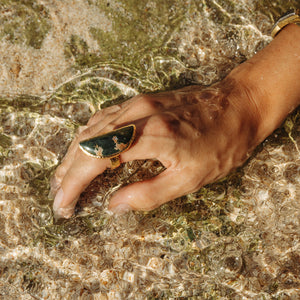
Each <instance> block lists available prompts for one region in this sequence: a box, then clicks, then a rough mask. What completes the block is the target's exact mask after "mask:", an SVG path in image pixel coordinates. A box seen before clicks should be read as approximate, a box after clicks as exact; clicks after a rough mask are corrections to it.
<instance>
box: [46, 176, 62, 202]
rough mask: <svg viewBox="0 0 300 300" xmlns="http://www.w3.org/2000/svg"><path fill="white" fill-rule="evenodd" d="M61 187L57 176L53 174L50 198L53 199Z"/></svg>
mask: <svg viewBox="0 0 300 300" xmlns="http://www.w3.org/2000/svg"><path fill="white" fill-rule="evenodd" d="M59 187H60V186H59V184H58V182H57V179H56V177H55V176H52V178H51V179H50V191H49V194H48V198H49V199H53V198H54V197H55V194H56V193H57V191H58V189H59Z"/></svg>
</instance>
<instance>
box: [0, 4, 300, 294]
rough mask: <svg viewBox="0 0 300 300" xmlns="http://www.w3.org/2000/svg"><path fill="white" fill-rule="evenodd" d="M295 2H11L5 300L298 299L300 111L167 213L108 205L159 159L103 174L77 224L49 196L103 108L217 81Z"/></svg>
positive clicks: (5, 28)
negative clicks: (76, 140)
mask: <svg viewBox="0 0 300 300" xmlns="http://www.w3.org/2000/svg"><path fill="white" fill-rule="evenodd" d="M282 2H283V1H279V0H278V1H267V0H265V1H250V0H249V1H247V0H240V1H238V0H235V1H234V0H232V1H230V0H226V1H225V0H222V1H221V0H214V1H213V0H207V1H204V0H203V1H200V0H198V1H197V0H194V1H192V0H186V1H179V0H178V1H159V0H151V1H147V3H146V4H145V3H144V2H143V1H138V0H127V1H125V0H115V1H106V2H103V1H97V0H87V1H84V0H74V1H70V3H69V2H67V1H57V0H52V1H38V0H36V1H34V0H32V1H25V0H21V1H16V0H15V1H14V0H2V1H1V3H0V9H1V14H0V39H1V40H0V57H1V66H0V74H1V75H0V95H1V100H0V120H1V122H0V124H1V127H0V186H1V191H0V222H1V228H2V231H1V233H0V252H1V260H0V261H1V262H0V298H1V299H154V298H158V299H170V298H172V299H173V298H179V297H181V299H182V298H190V299H191V298H192V299H299V295H300V288H299V286H300V267H299V266H300V264H299V262H300V241H299V239H300V233H299V228H300V226H299V225H300V224H299V222H300V164H299V161H300V153H299V148H300V117H299V115H300V111H299V109H298V110H297V111H296V112H294V113H293V114H292V115H291V116H290V117H289V118H288V119H287V121H286V122H285V123H284V125H283V126H282V127H281V128H280V129H278V130H277V131H276V132H275V133H274V134H273V135H272V136H270V137H269V138H268V139H267V140H266V141H265V142H264V143H263V144H262V145H260V146H259V147H258V148H257V150H256V152H255V153H254V155H253V156H252V157H251V158H250V159H249V161H248V162H247V163H246V164H245V166H243V167H242V168H240V169H239V170H237V171H236V172H234V173H232V174H231V175H230V176H228V177H227V178H226V179H224V180H222V181H220V182H217V183H214V184H211V185H209V186H206V187H204V188H202V189H201V190H199V191H198V192H196V193H194V194H190V195H188V196H186V197H182V198H180V199H177V200H175V201H172V202H171V203H169V204H166V205H164V206H162V207H161V208H159V209H156V210H155V211H152V212H148V213H143V212H135V213H129V214H127V215H125V216H122V217H114V216H112V215H110V214H109V213H108V212H107V209H106V205H107V202H108V199H109V196H110V194H111V193H112V192H113V191H114V190H116V189H118V188H120V186H121V185H122V184H128V183H130V182H133V181H137V180H140V179H142V178H147V177H149V176H153V175H154V174H156V173H157V172H159V171H160V170H161V168H162V166H161V165H160V164H159V163H158V162H154V161H138V162H133V163H130V164H129V163H128V164H126V165H125V166H123V167H122V168H120V169H118V170H117V171H114V172H112V171H107V172H106V173H105V174H104V175H102V176H99V177H98V178H97V179H95V180H94V181H93V183H92V184H91V185H90V186H89V187H88V188H87V190H86V191H85V192H84V193H83V194H82V197H81V199H80V202H79V205H78V208H77V210H76V215H75V216H74V217H72V218H71V219H69V220H65V221H59V222H57V221H55V220H54V219H53V214H52V209H51V207H52V201H51V200H49V199H48V192H49V178H50V175H51V173H52V172H53V171H54V169H55V168H56V166H57V165H58V164H59V162H60V161H61V159H62V158H63V156H64V154H65V152H66V150H67V147H68V145H69V143H70V141H71V140H72V138H73V136H74V134H75V131H76V128H77V127H78V126H80V125H82V124H85V123H86V122H87V120H88V119H89V117H90V116H91V115H92V114H93V113H94V112H95V111H96V110H97V109H99V108H101V107H105V106H107V105H110V104H112V103H115V102H119V101H124V100H126V99H128V98H130V97H132V96H134V95H136V94H138V93H141V92H150V91H159V90H166V89H172V88H177V87H181V86H185V85H188V84H200V85H209V84H211V83H214V82H217V81H219V80H220V79H222V78H223V77H224V76H226V74H228V73H229V71H230V70H231V69H232V68H234V67H235V66H236V65H238V64H239V63H241V62H243V61H244V60H245V59H247V58H249V57H251V56H253V54H255V53H256V52H257V51H258V50H259V49H261V48H263V47H264V46H265V45H267V43H268V42H270V40H271V39H270V37H269V30H270V28H271V26H272V23H273V19H274V18H276V16H279V15H280V14H281V13H283V12H284V11H285V10H286V9H287V7H298V8H300V4H299V1H286V2H285V4H280V3H282Z"/></svg>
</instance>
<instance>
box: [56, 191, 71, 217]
mask: <svg viewBox="0 0 300 300" xmlns="http://www.w3.org/2000/svg"><path fill="white" fill-rule="evenodd" d="M63 198H64V192H63V190H62V188H60V189H59V190H58V192H57V194H56V196H55V199H54V202H53V213H54V217H55V218H56V219H60V218H65V219H68V218H70V217H71V216H72V215H73V213H74V208H73V207H60V205H61V202H62V200H63Z"/></svg>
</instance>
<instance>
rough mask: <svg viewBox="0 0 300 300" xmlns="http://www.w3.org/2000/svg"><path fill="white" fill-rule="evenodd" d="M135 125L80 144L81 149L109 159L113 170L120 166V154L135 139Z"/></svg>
mask: <svg viewBox="0 0 300 300" xmlns="http://www.w3.org/2000/svg"><path fill="white" fill-rule="evenodd" d="M135 132H136V127H135V125H134V124H130V125H128V126H124V127H121V128H118V129H116V130H113V131H110V132H108V133H105V134H102V135H99V136H96V137H93V138H91V139H88V140H84V141H81V142H80V143H79V147H80V149H81V150H82V151H83V152H84V153H85V154H87V155H89V156H92V157H96V158H109V159H110V161H111V169H115V168H117V167H119V166H120V164H121V162H120V154H121V153H123V152H125V151H127V150H128V149H129V148H130V146H131V144H132V142H133V141H134V138H135Z"/></svg>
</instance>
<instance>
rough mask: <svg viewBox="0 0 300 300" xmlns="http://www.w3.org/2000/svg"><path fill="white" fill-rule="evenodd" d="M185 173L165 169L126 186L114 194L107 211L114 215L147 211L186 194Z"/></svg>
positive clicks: (187, 185)
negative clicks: (154, 175) (149, 177)
mask: <svg viewBox="0 0 300 300" xmlns="http://www.w3.org/2000/svg"><path fill="white" fill-rule="evenodd" d="M185 175H186V174H185V172H182V174H179V172H178V171H177V170H175V169H171V168H170V169H167V170H165V171H164V172H162V173H161V174H159V175H157V176H156V177H154V178H152V179H149V180H146V181H141V182H137V183H134V184H131V185H128V186H126V187H124V188H122V189H120V190H119V191H118V192H116V193H115V194H114V195H113V197H112V198H111V200H110V203H109V207H108V208H109V209H110V210H111V211H113V212H114V213H116V214H122V213H126V212H127V211H129V210H143V211H149V210H152V209H154V208H157V207H159V206H160V205H162V204H164V203H166V202H168V201H170V200H172V199H175V198H177V197H179V196H182V195H184V194H186V193H188V192H190V191H189V190H188V188H189V187H190V184H187V182H186V179H185V178H184V177H183V176H185Z"/></svg>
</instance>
